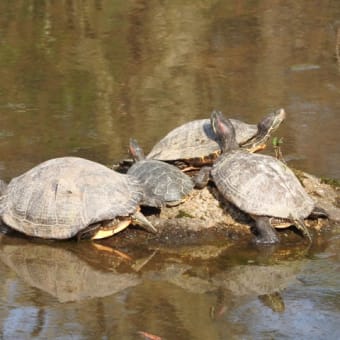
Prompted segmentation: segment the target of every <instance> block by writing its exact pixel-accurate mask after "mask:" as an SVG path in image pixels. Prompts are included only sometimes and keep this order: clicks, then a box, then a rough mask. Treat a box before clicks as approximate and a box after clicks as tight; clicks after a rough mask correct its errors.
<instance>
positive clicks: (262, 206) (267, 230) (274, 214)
mask: <svg viewBox="0 0 340 340" xmlns="http://www.w3.org/2000/svg"><path fill="white" fill-rule="evenodd" d="M211 125H212V127H213V130H214V131H215V133H216V135H217V138H218V139H219V140H220V143H221V144H220V145H221V148H222V149H221V151H222V155H221V156H220V157H219V158H218V159H217V160H216V161H215V163H214V164H213V167H212V170H211V176H212V179H213V181H214V183H215V185H216V187H217V189H218V190H219V192H220V193H221V194H222V195H223V196H224V198H226V199H227V200H228V201H229V202H231V203H232V204H234V205H235V206H236V207H237V208H239V209H240V210H241V211H243V212H245V213H247V214H249V216H250V217H252V218H253V219H254V221H255V224H256V230H257V234H258V236H257V238H256V239H255V242H256V243H260V244H261V243H262V244H273V243H277V242H279V238H278V236H277V233H276V231H275V229H274V228H275V227H276V228H279V227H282V228H284V227H288V226H291V225H295V226H296V227H297V229H299V230H300V231H301V232H302V234H303V235H304V236H306V237H307V239H308V241H309V242H311V241H312V238H311V235H310V233H309V231H308V229H307V228H306V226H305V223H304V219H305V218H307V217H308V216H310V215H311V214H312V212H313V210H315V208H316V207H315V203H314V201H313V200H312V198H311V197H310V196H309V195H308V194H307V192H306V191H305V189H304V188H303V186H302V184H301V183H300V181H299V180H298V179H297V177H296V176H295V174H294V173H293V171H292V170H291V169H290V168H289V167H288V166H287V165H286V164H284V163H283V162H281V161H280V160H278V159H276V158H274V157H272V156H270V155H264V154H255V153H249V152H247V151H245V150H243V149H241V148H240V147H239V145H238V143H237V141H236V138H235V129H234V127H233V125H232V123H231V122H230V120H228V119H226V118H225V117H223V115H222V114H221V113H220V112H218V111H214V112H213V113H212V115H211Z"/></svg>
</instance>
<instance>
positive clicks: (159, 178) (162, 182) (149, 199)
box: [128, 139, 194, 207]
mask: <svg viewBox="0 0 340 340" xmlns="http://www.w3.org/2000/svg"><path fill="white" fill-rule="evenodd" d="M129 149H130V153H131V155H132V157H133V159H134V160H135V163H134V164H133V165H132V166H131V167H130V169H129V170H128V174H129V175H131V176H134V177H136V178H137V179H138V180H139V181H140V182H141V183H142V184H143V185H144V190H145V196H144V200H143V201H142V204H144V205H147V206H151V207H161V206H163V205H168V206H175V205H178V204H180V203H181V202H183V200H184V199H185V198H186V196H187V195H188V194H189V193H190V192H191V191H192V189H193V187H194V184H193V181H192V180H191V178H190V177H189V176H187V175H186V174H184V173H183V172H182V171H181V170H179V169H178V168H177V167H175V166H174V165H171V164H168V163H165V162H162V161H158V160H154V159H145V157H144V153H143V150H142V149H141V148H140V147H139V145H138V143H137V141H136V140H135V139H130V146H129Z"/></svg>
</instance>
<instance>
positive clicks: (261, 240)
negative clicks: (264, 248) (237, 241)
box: [251, 216, 279, 244]
mask: <svg viewBox="0 0 340 340" xmlns="http://www.w3.org/2000/svg"><path fill="white" fill-rule="evenodd" d="M251 217H252V218H253V219H254V220H255V222H256V230H257V233H258V235H257V236H256V239H255V243H257V244H274V243H278V242H279V237H278V236H277V233H276V231H275V229H274V228H273V226H272V225H271V223H270V218H269V217H266V216H251Z"/></svg>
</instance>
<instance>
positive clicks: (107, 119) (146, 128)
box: [0, 0, 340, 339]
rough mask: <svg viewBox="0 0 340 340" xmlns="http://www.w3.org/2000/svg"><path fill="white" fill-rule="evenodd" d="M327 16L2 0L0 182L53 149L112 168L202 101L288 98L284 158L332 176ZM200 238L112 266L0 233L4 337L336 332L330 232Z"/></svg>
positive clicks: (334, 97)
mask: <svg viewBox="0 0 340 340" xmlns="http://www.w3.org/2000/svg"><path fill="white" fill-rule="evenodd" d="M339 18H340V4H339V3H338V2H336V1H323V2H322V4H320V3H319V2H316V1H298V2H284V1H278V2H275V3H273V2H272V1H261V2H259V3H258V2H254V1H243V2H238V1H228V2H225V1H216V0H215V1H204V2H197V3H196V2H195V4H193V3H192V2H178V1H171V2H170V1H169V2H157V1H147V2H146V1H137V0H131V1H114V2H112V1H100V0H97V1H59V2H52V1H47V0H46V1H39V2H36V1H25V2H21V1H10V2H6V1H3V2H1V3H0V178H3V179H6V180H9V179H10V178H12V177H13V176H16V175H18V174H20V173H22V172H23V171H25V170H27V169H29V168H31V167H32V166H34V165H36V164H38V163H39V162H41V161H43V160H46V159H49V158H54V157H57V156H64V155H76V156H82V157H86V158H89V159H93V160H96V161H100V162H102V163H104V164H108V165H109V164H112V163H113V162H115V161H116V160H118V159H121V158H123V157H125V156H126V155H127V145H128V140H129V138H130V137H135V138H137V139H138V140H139V142H140V144H141V145H142V146H143V147H144V148H145V150H146V151H148V150H149V149H150V148H151V147H152V145H153V144H154V143H155V142H156V141H157V140H159V139H160V138H161V137H163V136H164V134H165V133H166V132H168V131H169V130H171V129H172V128H174V127H176V126H178V125H179V124H181V123H184V122H186V121H189V120H192V119H198V118H206V117H208V116H209V113H210V112H211V110H212V109H214V108H216V109H219V110H222V111H223V112H224V113H225V114H226V115H229V116H231V117H234V118H238V119H242V120H245V121H247V122H253V123H255V122H257V121H258V120H259V119H260V118H261V117H262V116H263V115H264V114H266V113H268V112H270V111H272V110H274V109H277V108H279V107H284V108H285V110H286V111H287V120H286V122H285V123H284V124H283V125H282V126H281V127H280V129H279V130H278V131H277V132H276V135H277V136H279V137H283V138H284V144H283V147H282V149H283V153H284V156H285V157H286V159H287V160H289V164H290V165H292V166H295V167H298V168H300V169H302V170H305V171H307V172H310V173H313V174H316V175H318V176H323V177H332V178H337V179H340V166H339V165H340V149H339V146H338V145H339V141H340V139H339V133H338V131H339V130H340V119H339V113H338V112H339V111H340V110H339V109H340V104H339V100H338V98H339V94H340V83H339V74H340V51H339V49H340V25H339ZM271 151H272V150H270V149H269V150H268V152H271ZM208 246H209V245H205V246H204V247H203V246H200V247H196V248H195V249H192V248H189V249H184V250H183V249H175V251H172V252H170V250H164V249H161V250H157V251H156V253H155V254H154V251H155V250H154V249H148V248H147V247H145V249H144V248H143V247H141V249H139V250H138V251H136V250H134V249H124V251H126V252H127V253H128V254H129V256H131V257H132V260H123V259H122V258H121V257H120V256H117V255H115V253H113V254H111V253H107V252H104V253H105V255H103V254H102V252H99V251H98V250H97V249H94V248H93V246H92V245H91V244H88V243H86V242H85V243H84V244H81V245H79V244H75V243H72V242H71V243H70V242H62V243H60V244H59V243H54V242H52V243H47V244H44V243H43V244H40V243H35V242H33V243H32V242H29V241H24V240H20V239H16V238H7V237H6V238H5V239H4V240H2V245H1V254H0V257H1V260H2V261H1V262H0V272H1V277H2V278H3V285H2V288H1V290H2V291H1V295H0V297H1V302H0V328H1V332H2V337H3V338H5V339H10V338H18V339H25V338H41V339H44V338H65V339H66V338H72V339H78V338H79V339H80V338H96V339H98V338H102V339H106V338H112V339H116V338H117V339H118V338H120V339H138V338H142V337H141V335H139V334H138V333H137V332H138V331H145V332H149V333H153V334H156V335H159V336H162V337H164V338H166V339H174V338H176V339H227V338H228V339H229V338H231V339H232V338H235V339H238V338H243V339H251V338H263V339H272V338H310V339H320V338H328V339H332V338H334V339H337V338H339V337H340V334H339V327H338V324H337V320H338V318H339V308H340V305H339V298H338V297H339V286H340V278H339V274H338V273H339V238H338V232H334V233H333V234H331V235H329V236H327V237H326V236H324V239H321V240H318V242H317V244H314V245H313V248H311V249H309V250H307V251H306V250H305V249H295V248H290V249H289V248H288V249H282V248H279V250H275V251H274V253H271V254H270V256H268V254H262V253H261V251H260V250H254V249H249V248H247V247H245V248H242V247H240V248H239V249H237V248H236V249H235V245H234V246H233V247H232V248H231V250H230V249H229V248H228V246H227V245H225V247H226V248H224V247H223V246H222V245H216V244H213V245H210V246H211V247H212V248H208V253H209V256H208V255H205V256H203V255H201V254H199V251H201V252H203V251H205V250H206V249H207V248H206V247H208ZM211 252H212V254H211ZM214 252H216V254H215V253H214ZM188 254H189V255H188ZM202 256H203V257H202ZM150 257H151V258H150ZM149 258H150V259H149ZM144 262H145V264H144V266H142V267H141V268H140V266H141V264H143V263H144ZM62 264H64V265H62ZM257 273H260V274H261V275H256V274H257Z"/></svg>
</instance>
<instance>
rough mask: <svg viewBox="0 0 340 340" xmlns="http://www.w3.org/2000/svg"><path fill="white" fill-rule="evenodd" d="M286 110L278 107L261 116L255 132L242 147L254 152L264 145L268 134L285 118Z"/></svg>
mask: <svg viewBox="0 0 340 340" xmlns="http://www.w3.org/2000/svg"><path fill="white" fill-rule="evenodd" d="M285 118H286V112H285V110H284V109H278V110H276V111H274V112H271V113H269V114H267V115H266V116H264V117H263V119H262V120H261V121H260V122H259V123H258V124H257V133H256V135H255V136H254V137H253V138H251V139H250V140H249V141H248V142H247V143H245V144H243V145H242V148H245V149H247V150H248V151H250V152H256V151H258V150H262V149H264V148H265V147H266V142H267V140H268V138H269V137H270V135H271V134H272V133H273V132H274V131H276V130H277V129H278V127H279V126H280V124H281V123H282V122H283V121H284V120H285Z"/></svg>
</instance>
